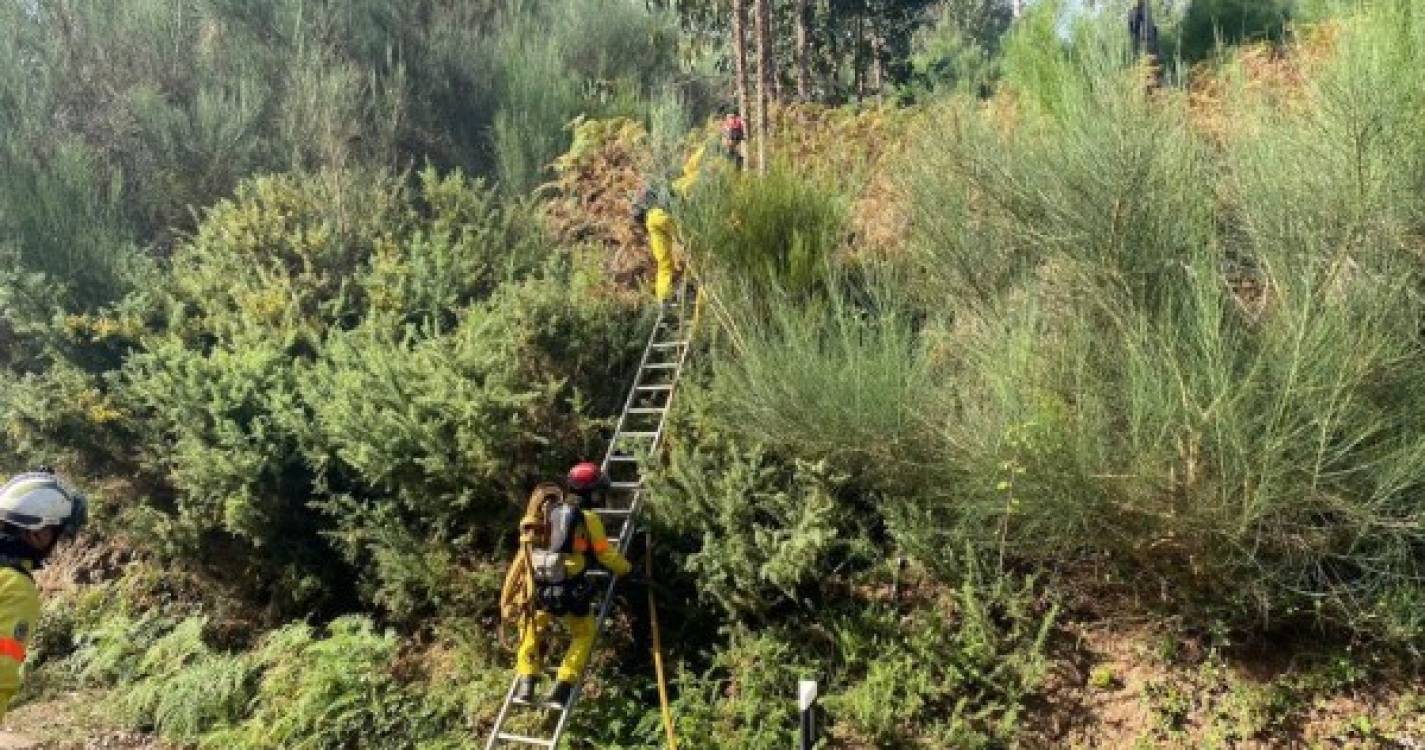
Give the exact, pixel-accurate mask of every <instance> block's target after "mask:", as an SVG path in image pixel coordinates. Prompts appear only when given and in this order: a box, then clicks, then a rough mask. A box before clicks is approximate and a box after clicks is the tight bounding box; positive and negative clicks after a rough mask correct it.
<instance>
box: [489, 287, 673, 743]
mask: <svg viewBox="0 0 1425 750" xmlns="http://www.w3.org/2000/svg"><path fill="white" fill-rule="evenodd" d="M692 298H693V292H692V289H691V288H690V287H687V286H685V287H683V289H682V290H681V293H680V294H678V295H677V296H676V298H675V299H673V300H671V301H669V302H665V303H663V304H662V305H660V306H659V310H658V318H657V322H655V323H654V324H653V331H652V333H650V334H649V336H648V344H647V345H646V346H645V347H644V349H643V358H642V359H641V360H640V361H639V363H638V373H637V374H636V375H635V376H634V379H633V385H632V386H631V387H630V388H629V391H628V398H627V399H626V400H625V401H624V406H623V413H622V414H620V415H619V419H618V424H617V426H616V427H615V428H614V434H613V437H612V438H611V439H610V440H609V448H608V452H607V453H605V454H604V462H603V470H604V473H605V475H606V476H608V477H609V481H610V484H609V491H608V502H606V503H605V504H604V507H602V508H598V509H596V511H595V512H597V513H598V514H599V516H600V517H601V518H602V519H603V521H604V526H605V529H606V530H607V531H608V533H609V536H610V537H616V538H617V542H616V544H617V547H618V551H619V552H621V553H624V554H627V553H628V547H629V544H630V543H631V542H632V541H633V535H634V532H635V528H636V526H637V523H638V514H639V512H640V511H642V510H643V501H644V497H645V495H646V494H647V493H646V490H645V489H644V486H643V465H644V463H645V462H647V461H648V460H650V459H651V457H653V456H655V455H656V454H657V452H658V448H659V446H660V445H661V444H662V442H663V431H664V426H665V425H666V423H667V417H668V409H669V407H670V406H671V405H672V403H673V391H674V389H675V388H676V387H677V385H678V378H679V376H681V375H682V374H683V365H684V363H686V362H687V359H688V346H689V343H690V341H689V339H690V338H691V336H692V319H693V299H692ZM589 575H591V576H592V575H601V577H602V579H603V581H604V582H603V584H602V585H603V593H602V595H601V596H600V603H599V615H598V620H597V621H596V624H595V629H594V644H595V646H597V645H598V640H599V636H600V635H602V634H603V632H604V623H605V622H606V621H607V620H608V617H609V610H610V609H611V607H612V605H613V601H614V585H615V581H614V577H613V576H612V575H609V574H608V573H606V572H603V571H595V572H591V573H590V574H589ZM588 671H589V670H588V667H587V666H585V668H584V672H583V673H581V674H580V675H579V679H578V680H576V681H575V682H574V690H573V692H572V693H571V694H570V696H569V700H568V701H567V702H566V703H565V704H564V708H563V709H562V710H561V709H558V708H551V707H549V706H547V705H545V704H543V703H538V704H534V705H529V706H521V705H520V704H517V703H515V702H514V697H515V683H516V682H517V678H515V679H512V680H511V681H510V689H509V690H508V691H507V692H506V693H505V701H504V704H503V705H501V706H500V713H499V715H498V716H497V717H496V718H495V726H494V727H493V728H491V730H490V739H489V740H488V741H486V742H485V750H493V748H497V747H506V746H525V747H543V748H550V749H551V750H553V748H557V747H558V746H559V740H560V739H561V738H562V737H563V736H564V732H565V730H567V729H568V727H569V717H570V716H572V715H573V713H574V708H575V707H576V706H577V705H578V703H579V695H580V692H581V691H582V689H583V687H584V680H585V678H586V677H587V675H588ZM521 709H522V710H524V711H531V712H540V713H542V714H544V715H545V716H546V717H549V716H550V715H557V718H555V720H554V722H553V727H554V728H553V730H552V731H550V732H549V734H548V736H545V737H541V736H531V735H525V734H516V733H514V732H508V731H505V723H506V722H507V721H508V720H509V719H510V718H511V714H512V713H514V712H515V711H517V710H521ZM541 724H542V725H543V726H545V727H547V726H549V724H550V722H549V721H548V718H546V720H545V721H544V722H541Z"/></svg>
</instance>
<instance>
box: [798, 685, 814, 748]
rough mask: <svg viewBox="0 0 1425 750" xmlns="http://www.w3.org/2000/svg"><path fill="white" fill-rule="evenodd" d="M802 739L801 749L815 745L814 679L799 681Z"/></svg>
mask: <svg viewBox="0 0 1425 750" xmlns="http://www.w3.org/2000/svg"><path fill="white" fill-rule="evenodd" d="M800 687H801V690H800V693H801V696H800V697H801V711H802V740H801V745H800V747H801V750H812V748H813V747H815V746H816V680H802V681H801V685H800Z"/></svg>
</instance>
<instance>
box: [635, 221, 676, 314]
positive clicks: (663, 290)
mask: <svg viewBox="0 0 1425 750" xmlns="http://www.w3.org/2000/svg"><path fill="white" fill-rule="evenodd" d="M643 227H644V228H645V229H647V230H648V248H649V250H651V251H652V252H653V263H654V265H655V266H656V268H657V271H656V273H655V276H654V277H653V293H654V294H655V295H657V297H658V301H660V302H662V301H663V300H666V299H668V297H669V296H670V295H672V293H673V277H674V275H676V274H677V270H678V265H677V259H675V258H674V257H673V232H674V225H673V217H672V215H670V214H669V213H668V212H667V211H664V210H663V209H661V208H654V209H650V210H649V211H648V217H647V218H645V219H644V220H643Z"/></svg>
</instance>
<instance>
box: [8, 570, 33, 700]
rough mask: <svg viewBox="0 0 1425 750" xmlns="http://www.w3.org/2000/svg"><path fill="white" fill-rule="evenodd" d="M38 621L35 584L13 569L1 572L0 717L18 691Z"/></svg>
mask: <svg viewBox="0 0 1425 750" xmlns="http://www.w3.org/2000/svg"><path fill="white" fill-rule="evenodd" d="M39 619H40V594H39V590H38V589H36V588H35V582H34V581H32V580H30V577H29V576H27V575H25V574H24V573H21V572H20V571H18V570H15V569H14V568H0V717H3V716H4V713H5V710H6V709H7V708H8V707H9V705H10V699H11V698H14V697H15V693H17V692H19V690H20V670H21V667H23V666H24V664H25V654H26V651H27V649H28V648H29V643H30V636H31V635H32V634H33V633H34V629H35V623H36V622H38V621H39Z"/></svg>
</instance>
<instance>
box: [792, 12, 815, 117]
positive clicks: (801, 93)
mask: <svg viewBox="0 0 1425 750" xmlns="http://www.w3.org/2000/svg"><path fill="white" fill-rule="evenodd" d="M796 12H797V16H796V26H797V98H798V99H800V100H802V101H804V102H806V101H811V33H810V31H809V29H808V27H810V26H811V12H812V11H811V0H797V11H796Z"/></svg>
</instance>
